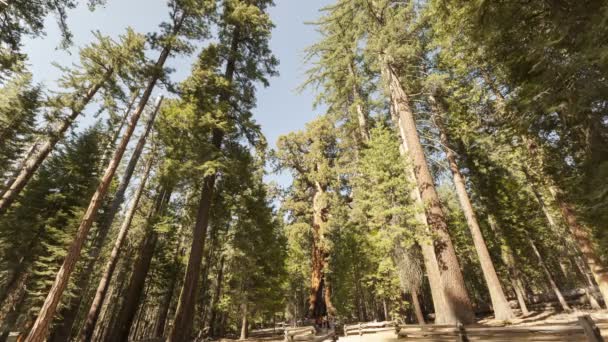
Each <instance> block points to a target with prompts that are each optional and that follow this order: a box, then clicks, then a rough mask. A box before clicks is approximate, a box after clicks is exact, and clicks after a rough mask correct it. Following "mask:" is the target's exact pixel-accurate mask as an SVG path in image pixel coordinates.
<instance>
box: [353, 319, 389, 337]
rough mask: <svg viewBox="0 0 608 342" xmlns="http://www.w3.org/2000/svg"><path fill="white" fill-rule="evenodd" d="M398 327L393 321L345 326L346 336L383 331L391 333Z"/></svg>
mask: <svg viewBox="0 0 608 342" xmlns="http://www.w3.org/2000/svg"><path fill="white" fill-rule="evenodd" d="M396 325H397V323H396V322H393V321H387V322H370V323H357V324H350V325H344V336H348V335H364V334H374V333H377V332H382V331H391V330H394V329H395V326H396Z"/></svg>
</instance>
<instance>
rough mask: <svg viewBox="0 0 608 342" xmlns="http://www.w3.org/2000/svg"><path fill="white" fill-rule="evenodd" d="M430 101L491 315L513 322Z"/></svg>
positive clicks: (438, 109)
mask: <svg viewBox="0 0 608 342" xmlns="http://www.w3.org/2000/svg"><path fill="white" fill-rule="evenodd" d="M429 100H430V101H429V102H430V103H431V108H432V110H433V112H434V113H433V119H434V121H435V125H436V126H437V128H438V129H439V132H440V133H439V135H440V139H441V143H442V144H443V146H444V149H445V153H446V159H447V161H448V165H449V168H450V171H451V172H452V178H453V181H454V185H455V187H456V194H457V196H458V201H459V202H460V207H461V208H462V211H463V213H464V216H465V218H466V220H467V225H468V226H469V230H470V231H471V236H472V237H473V244H474V245H475V250H476V251H477V257H478V258H479V263H480V265H481V270H482V273H483V276H484V278H485V281H486V285H487V286H488V291H489V293H490V299H491V301H492V307H493V309H494V316H495V318H496V319H499V320H509V319H512V318H514V317H515V315H513V311H511V307H510V306H509V302H508V301H507V298H506V296H505V293H504V291H503V289H502V285H501V284H500V280H499V279H498V275H497V274H496V269H495V268H494V262H493V261H492V258H491V257H490V252H489V251H488V247H487V245H486V241H485V239H484V237H483V233H482V232H481V228H480V227H479V222H478V221H477V215H475V209H474V208H473V204H472V203H471V199H470V198H469V194H468V193H467V187H466V184H465V180H464V177H463V176H462V174H461V173H460V168H459V167H458V163H457V162H456V155H455V154H454V151H453V150H452V149H450V147H449V146H450V142H449V138H448V136H447V134H446V131H445V127H444V125H443V123H442V115H444V113H443V109H442V108H441V107H440V104H439V103H437V101H436V99H435V97H434V96H433V95H431V96H429Z"/></svg>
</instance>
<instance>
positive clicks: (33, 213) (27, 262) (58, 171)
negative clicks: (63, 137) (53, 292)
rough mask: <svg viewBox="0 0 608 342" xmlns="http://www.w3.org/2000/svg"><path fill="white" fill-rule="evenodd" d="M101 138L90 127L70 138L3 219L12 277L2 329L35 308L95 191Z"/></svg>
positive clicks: (3, 309) (5, 255) (98, 131)
mask: <svg viewBox="0 0 608 342" xmlns="http://www.w3.org/2000/svg"><path fill="white" fill-rule="evenodd" d="M101 136H102V134H101V130H100V127H93V128H91V129H88V130H86V131H85V132H83V133H82V134H80V135H79V136H76V137H73V138H70V140H68V142H67V143H66V144H65V146H62V147H61V149H60V150H59V151H58V152H57V153H56V154H55V155H53V157H52V158H51V159H50V160H49V162H48V163H46V164H45V165H44V166H43V167H42V169H41V172H40V173H39V175H38V176H36V177H35V178H34V180H33V183H32V184H31V186H29V187H28V188H27V190H26V191H25V192H24V194H23V197H22V199H20V201H19V206H17V207H16V208H15V210H12V211H10V212H9V213H8V214H7V215H5V216H4V217H3V218H2V221H1V222H2V223H1V224H2V229H0V232H2V250H3V255H4V256H3V260H5V262H8V263H9V264H8V265H7V266H8V267H9V268H8V269H9V270H10V272H11V277H12V279H13V280H11V281H10V282H9V285H8V288H7V289H6V290H5V291H6V292H5V297H4V298H3V300H2V309H1V310H0V312H1V314H0V316H1V317H0V318H2V321H3V323H4V325H3V331H7V332H8V331H10V330H4V329H8V328H13V326H12V325H13V324H15V322H16V321H17V318H18V317H20V316H21V315H24V314H25V316H26V317H25V318H27V316H29V315H30V314H28V312H36V310H37V309H38V308H39V307H40V304H41V300H42V298H41V293H44V291H46V290H48V287H49V285H50V281H51V279H50V277H49V274H50V273H52V272H53V271H54V270H56V268H57V262H58V261H59V260H60V259H61V258H62V257H63V255H64V252H63V247H64V245H65V242H66V239H67V238H68V237H69V236H70V234H71V233H73V229H72V227H73V224H74V222H75V220H76V219H77V217H78V215H79V214H80V213H81V211H82V208H83V207H84V206H85V205H86V201H88V197H89V196H90V194H91V193H92V192H93V191H94V187H95V184H96V182H97V167H98V162H99V156H100V154H99V153H100V152H101V151H102V146H101V145H100V144H99V143H98V142H99V141H100V137H101ZM23 241H27V243H26V245H22V243H23ZM17 242H19V243H17ZM26 290H27V292H26ZM4 315H8V316H4ZM5 317H6V320H5V319H4V318H5Z"/></svg>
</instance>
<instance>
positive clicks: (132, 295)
mask: <svg viewBox="0 0 608 342" xmlns="http://www.w3.org/2000/svg"><path fill="white" fill-rule="evenodd" d="M170 198H171V191H170V190H169V189H167V188H164V187H161V191H159V193H158V195H157V198H156V201H155V203H154V207H153V208H152V210H151V211H150V214H149V215H148V218H147V220H146V235H145V236H144V238H143V240H142V241H141V243H140V245H139V248H138V253H137V259H136V260H135V264H134V266H133V272H132V274H131V278H130V279H129V285H128V286H127V289H126V291H125V293H124V302H123V303H122V305H121V307H120V309H119V310H118V315H117V318H116V326H115V327H114V328H113V331H112V332H111V333H110V334H108V336H107V337H106V339H105V341H108V342H126V341H128V339H129V332H130V330H131V326H132V325H133V322H134V321H135V315H136V314H137V309H138V307H139V304H140V302H141V298H142V295H143V291H144V286H145V283H146V277H147V276H148V272H149V270H150V264H151V262H152V257H153V256H154V250H155V248H156V243H157V241H158V233H157V232H156V231H155V230H154V225H155V222H156V220H157V219H158V217H159V216H160V215H161V214H162V213H163V212H164V210H165V208H166V207H167V205H168V203H169V200H170Z"/></svg>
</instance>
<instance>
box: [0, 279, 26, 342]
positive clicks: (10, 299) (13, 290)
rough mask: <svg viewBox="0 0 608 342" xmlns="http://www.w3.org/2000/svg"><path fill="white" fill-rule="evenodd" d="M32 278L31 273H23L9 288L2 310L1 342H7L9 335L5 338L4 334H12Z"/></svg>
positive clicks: (0, 318)
mask: <svg viewBox="0 0 608 342" xmlns="http://www.w3.org/2000/svg"><path fill="white" fill-rule="evenodd" d="M29 277H30V272H28V271H23V272H21V273H20V275H19V276H18V277H17V279H15V281H14V283H13V284H11V287H10V288H9V290H10V291H9V292H8V296H7V297H6V298H5V301H4V303H3V305H2V309H1V310H0V334H2V335H0V341H5V340H6V338H8V335H7V336H5V337H4V338H3V335H4V332H10V330H11V329H12V328H13V326H14V324H15V323H16V321H17V318H18V316H19V308H20V307H21V304H23V301H24V299H25V294H26V284H27V281H28V279H29Z"/></svg>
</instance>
